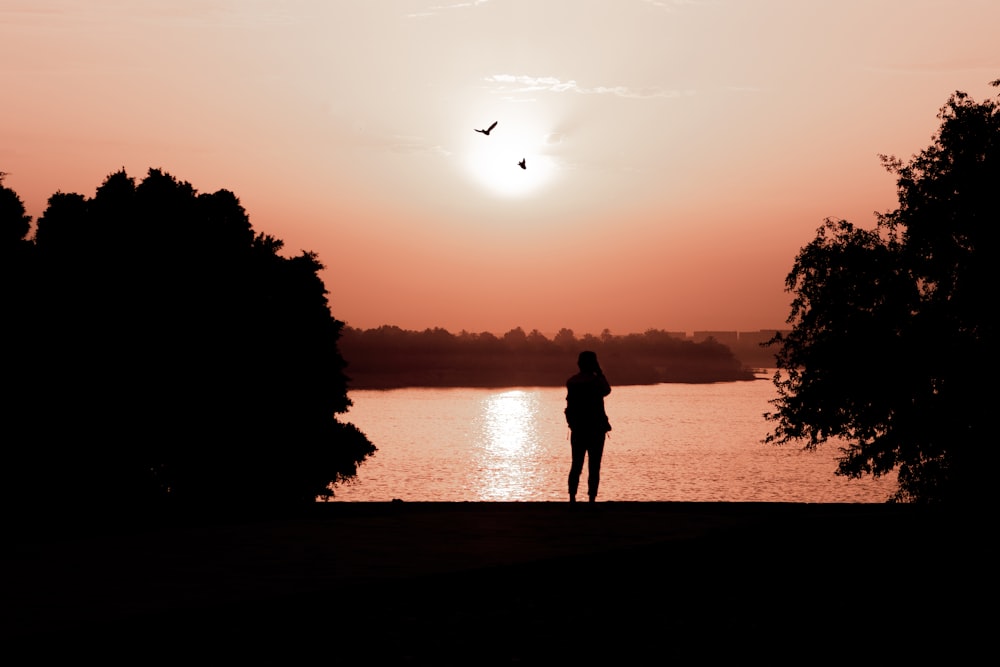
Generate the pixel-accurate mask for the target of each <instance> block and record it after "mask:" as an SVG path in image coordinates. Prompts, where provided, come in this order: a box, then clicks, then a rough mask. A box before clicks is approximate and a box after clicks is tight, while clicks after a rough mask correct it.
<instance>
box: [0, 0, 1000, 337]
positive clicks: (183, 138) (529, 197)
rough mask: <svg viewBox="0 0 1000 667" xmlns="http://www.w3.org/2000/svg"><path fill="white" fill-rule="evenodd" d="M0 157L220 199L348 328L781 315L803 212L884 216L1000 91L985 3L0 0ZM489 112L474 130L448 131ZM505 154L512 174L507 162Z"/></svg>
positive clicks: (722, 327)
mask: <svg viewBox="0 0 1000 667" xmlns="http://www.w3.org/2000/svg"><path fill="white" fill-rule="evenodd" d="M0 19H2V20H0V85H2V86H3V89H4V90H5V102H4V107H3V110H2V112H0V113H2V114H3V122H2V123H0V171H3V172H7V173H8V175H7V177H6V178H5V181H4V184H5V185H6V186H7V187H10V188H11V189H13V190H14V191H15V192H17V193H18V194H19V195H20V196H21V198H22V200H24V202H25V205H26V207H27V209H28V213H29V214H30V215H31V216H32V217H33V218H36V219H37V217H38V216H39V215H41V214H42V212H43V211H44V209H45V205H46V201H47V199H48V197H50V196H51V195H52V194H54V193H56V192H59V191H61V192H79V193H81V194H83V195H85V196H92V195H93V194H94V191H95V190H96V188H97V187H98V186H99V185H100V183H101V182H103V180H104V179H105V178H106V177H107V176H108V175H109V174H111V173H113V172H115V171H118V170H119V169H122V168H124V169H125V170H126V171H127V172H128V174H129V175H131V176H133V177H135V178H137V179H141V178H143V177H144V176H145V174H146V172H147V170H148V169H150V168H158V169H162V170H164V171H166V172H168V173H170V174H172V175H173V176H175V177H176V178H178V179H180V180H184V181H188V182H190V183H191V185H192V186H193V187H194V188H196V189H197V190H198V191H199V192H214V191H215V190H218V189H228V190H231V191H232V192H234V193H235V194H236V195H237V196H238V197H239V198H240V200H241V203H242V204H243V206H244V207H245V208H246V210H247V212H248V213H249V215H250V219H251V222H252V223H253V225H254V228H255V230H256V231H258V232H264V233H266V234H269V235H272V236H274V237H277V238H280V239H282V240H283V241H284V242H285V251H286V253H287V254H297V253H298V252H300V251H302V250H307V251H313V252H316V253H317V254H318V256H319V259H320V261H321V262H323V264H324V265H325V266H326V269H325V270H324V271H323V272H322V276H323V278H324V280H325V283H326V286H327V289H328V290H329V292H330V294H329V299H330V307H331V311H332V313H333V315H334V316H335V317H336V318H337V319H339V320H341V321H343V322H345V323H346V324H347V325H348V326H352V327H355V328H359V329H369V328H375V327H378V326H381V325H383V324H389V325H393V326H399V327H400V328H403V329H407V330H417V331H420V330H424V329H427V328H434V327H441V328H444V329H447V330H448V331H451V332H455V333H457V332H460V331H462V330H465V331H471V332H484V331H489V332H491V333H496V334H497V335H501V334H502V333H504V332H506V331H509V330H511V329H514V328H517V327H521V328H523V329H524V330H525V331H531V330H532V329H537V330H538V331H541V332H543V333H544V332H556V331H558V330H559V329H561V328H568V329H571V330H573V331H574V332H575V333H577V334H578V335H581V334H584V333H592V334H595V335H597V334H599V332H601V331H602V330H604V329H608V330H610V331H611V332H612V333H614V334H627V333H641V332H644V331H646V330H649V329H660V330H666V331H685V332H688V333H690V332H693V331H702V330H706V331H708V330H712V331H758V330H761V329H781V328H783V327H785V326H786V318H787V316H788V313H789V306H790V302H791V295H789V294H788V293H786V292H785V291H784V279H785V276H786V275H787V273H788V271H789V270H790V268H791V267H792V264H793V262H794V258H795V255H796V253H797V252H798V251H799V249H800V248H802V247H803V246H804V245H806V244H807V243H809V242H810V241H811V240H812V239H813V238H814V236H815V232H816V230H817V229H818V228H819V227H820V225H821V224H822V222H823V220H824V219H825V218H828V217H832V218H845V219H848V220H850V221H851V222H853V223H855V224H856V225H859V226H864V227H869V226H874V222H875V217H874V213H875V212H885V211H888V210H892V209H894V208H895V207H896V205H897V202H896V187H895V179H894V177H893V176H892V175H891V174H889V173H888V172H886V171H885V170H884V169H883V167H882V165H881V163H880V160H879V157H878V156H879V154H886V155H895V156H897V157H900V158H902V159H904V160H905V159H908V158H909V157H910V156H911V155H913V154H915V153H917V152H919V151H920V150H922V149H924V148H926V147H927V146H928V145H929V144H930V141H931V137H932V135H933V134H934V133H935V132H936V130H937V129H938V127H939V123H940V121H939V119H938V118H937V117H936V114H937V112H938V110H939V109H940V108H941V107H942V106H943V105H944V104H945V102H946V101H947V99H948V97H949V95H951V94H952V93H953V92H954V91H955V90H962V91H965V92H967V93H969V94H970V95H971V96H972V97H973V98H975V99H977V100H980V99H984V98H986V97H992V96H993V95H994V94H995V91H994V90H993V89H992V88H990V86H989V85H988V82H989V81H991V80H993V79H996V78H997V77H998V76H1000V50H998V49H997V48H996V36H995V32H996V29H995V26H997V25H1000V3H996V2H988V1H985V0H957V1H956V2H952V3H948V4H941V3H936V2H926V1H912V0H884V1H880V2H869V1H862V0H846V1H843V2H838V3H802V2H798V1H795V0H761V1H758V2H743V1H737V0H705V1H699V0H614V1H611V0H586V1H572V2H571V1H570V0H549V1H546V2H528V1H526V0H506V1H504V0H493V1H484V0H477V1H475V2H456V3H443V4H435V3H433V2H429V1H422V0H391V1H386V2H377V3H373V2H363V1H361V0H339V1H321V0H288V1H286V0H282V1H278V0H261V1H260V2H255V3H252V4H251V3H242V2H238V1H237V0H213V1H211V2H203V1H201V0H199V1H197V2H196V1H195V0H177V1H175V2H170V3H158V2H149V3H121V2H118V1H115V0H95V1H94V2H88V3H78V4H77V3H65V2H60V1H58V0H30V1H29V0H8V1H6V2H4V3H3V9H0ZM494 121H496V122H497V126H496V127H495V128H494V129H493V130H492V131H491V133H490V134H489V136H485V135H483V134H481V133H477V132H475V131H474V130H475V129H483V128H486V127H489V125H490V124H491V123H493V122H494ZM521 159H525V160H526V167H527V168H526V169H521V168H519V167H518V166H517V162H518V161H519V160H521Z"/></svg>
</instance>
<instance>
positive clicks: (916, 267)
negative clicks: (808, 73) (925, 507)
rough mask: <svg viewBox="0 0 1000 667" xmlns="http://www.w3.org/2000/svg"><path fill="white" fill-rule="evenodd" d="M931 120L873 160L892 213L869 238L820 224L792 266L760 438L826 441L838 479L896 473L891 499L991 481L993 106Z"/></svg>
mask: <svg viewBox="0 0 1000 667" xmlns="http://www.w3.org/2000/svg"><path fill="white" fill-rule="evenodd" d="M993 85H994V86H997V85H1000V81H997V82H993ZM938 117H939V119H940V120H941V126H940V129H939V130H938V132H937V133H936V135H935V136H934V137H933V143H932V144H931V146H930V147H928V148H927V149H925V150H923V151H921V152H920V153H919V154H918V155H915V156H913V157H912V159H911V160H909V161H908V162H904V161H902V160H899V159H897V158H895V157H886V156H883V157H882V161H883V164H884V165H885V167H886V168H887V169H888V170H889V171H890V172H892V173H894V174H895V175H896V176H897V194H898V201H899V206H898V208H897V209H895V210H894V211H891V212H888V213H885V214H880V215H878V216H877V224H876V228H875V229H874V230H871V231H868V230H863V229H859V228H857V227H855V226H854V225H852V224H851V223H849V222H847V221H844V220H827V221H826V223H825V224H824V225H823V226H822V227H821V228H820V229H819V231H818V233H817V236H816V238H815V239H814V240H813V241H812V242H811V243H809V244H808V245H807V246H805V247H804V248H803V249H802V250H801V251H800V252H799V254H798V256H797V257H796V259H795V263H794V266H793V268H792V270H791V272H790V273H789V274H788V277H787V279H786V286H787V288H788V290H789V291H790V292H792V293H794V295H795V296H794V299H793V301H792V304H791V314H790V316H789V319H788V322H789V323H790V324H791V325H792V329H791V331H790V332H789V333H787V334H785V335H779V336H777V337H776V342H777V343H778V345H779V352H778V368H779V370H778V373H777V374H776V375H775V378H774V382H775V385H776V386H777V389H778V398H777V399H775V401H773V405H774V410H773V411H772V412H769V413H768V414H767V415H766V416H767V417H768V419H770V420H772V421H773V422H775V427H774V430H773V432H772V433H771V434H770V435H769V436H768V438H767V441H769V442H773V443H787V442H789V441H799V442H803V441H804V443H805V446H806V447H807V448H813V447H816V446H818V445H820V444H821V443H824V442H826V441H828V440H829V439H834V438H835V439H840V440H841V441H842V442H844V443H846V444H845V445H844V447H843V448H842V453H843V456H842V457H841V459H840V464H839V468H838V473H839V474H842V475H846V476H849V477H860V476H862V475H865V474H871V475H874V476H880V475H883V474H886V473H889V472H891V471H893V470H895V471H897V473H898V480H899V485H898V492H897V494H896V495H895V496H894V498H893V499H894V500H897V501H909V502H923V503H949V504H959V503H972V502H980V501H985V500H987V499H988V496H989V495H990V493H989V488H990V479H991V478H992V476H993V467H992V465H991V462H992V460H993V459H994V456H993V447H994V445H993V444H992V437H991V436H990V435H989V434H988V433H987V431H986V426H987V415H988V411H987V396H988V395H989V394H990V393H991V392H990V391H989V390H987V389H985V388H984V385H985V383H989V382H991V381H992V380H993V379H994V376H993V371H994V370H995V364H993V362H992V359H993V358H994V355H995V349H996V348H995V341H996V335H995V332H996V330H995V324H994V318H993V315H992V313H991V311H992V304H993V303H994V300H995V295H996V287H997V280H996V275H997V273H996V271H997V269H996V267H997V266H998V265H997V257H996V254H997V245H996V242H995V240H994V239H995V233H994V232H995V229H994V228H995V227H996V225H997V223H998V222H1000V219H998V214H997V210H998V209H997V205H996V198H997V193H998V192H1000V103H998V101H997V100H986V101H984V102H981V103H977V102H975V101H973V100H972V99H970V98H969V97H968V95H966V94H964V93H962V92H956V93H955V94H953V95H952V96H951V97H950V98H949V100H948V102H947V103H946V105H945V106H944V107H943V108H942V109H941V111H940V113H939V114H938Z"/></svg>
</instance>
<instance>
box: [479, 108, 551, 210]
mask: <svg viewBox="0 0 1000 667" xmlns="http://www.w3.org/2000/svg"><path fill="white" fill-rule="evenodd" d="M491 122H492V121H491ZM482 127H483V129H485V128H487V127H489V123H487V124H486V125H483V126H482ZM474 129H475V128H469V137H468V140H467V142H466V146H467V148H466V150H465V156H466V157H465V169H466V171H467V173H468V174H469V175H470V176H471V177H472V180H473V181H475V182H476V184H478V185H480V186H481V187H482V188H483V189H485V190H486V191H487V192H490V193H491V194H494V195H496V196H499V197H525V196H528V195H532V194H537V193H538V192H540V191H541V190H542V188H543V186H545V185H546V184H548V183H550V182H551V181H552V178H553V176H554V174H555V171H556V169H555V161H554V160H553V158H552V157H551V156H550V155H548V154H547V153H546V142H545V139H546V132H545V131H544V130H543V129H542V128H540V127H538V126H525V125H524V124H520V123H518V122H513V121H512V122H504V121H503V120H500V121H498V122H497V125H496V127H495V128H493V130H491V132H490V134H489V135H485V134H481V133H479V132H474V131H473V130H474ZM522 160H523V161H524V167H523V168H522V167H521V166H520V165H519V163H520V162H521V161H522Z"/></svg>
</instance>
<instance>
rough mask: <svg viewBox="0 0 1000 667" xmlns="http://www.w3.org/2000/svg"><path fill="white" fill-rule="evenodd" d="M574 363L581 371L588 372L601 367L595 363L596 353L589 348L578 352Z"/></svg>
mask: <svg viewBox="0 0 1000 667" xmlns="http://www.w3.org/2000/svg"><path fill="white" fill-rule="evenodd" d="M576 365H577V366H579V367H580V370H581V371H588V372H596V371H598V370H600V368H601V366H600V364H598V363H597V353H596V352H591V351H590V350H584V351H583V352H581V353H580V356H579V357H577V359H576Z"/></svg>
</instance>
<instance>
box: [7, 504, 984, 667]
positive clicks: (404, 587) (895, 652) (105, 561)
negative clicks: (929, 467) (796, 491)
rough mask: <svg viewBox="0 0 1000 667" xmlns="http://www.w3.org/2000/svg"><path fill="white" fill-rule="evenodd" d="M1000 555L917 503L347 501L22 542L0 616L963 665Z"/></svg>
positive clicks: (611, 650)
mask: <svg viewBox="0 0 1000 667" xmlns="http://www.w3.org/2000/svg"><path fill="white" fill-rule="evenodd" d="M994 555H995V552H994V547H992V546H991V545H990V546H987V540H986V538H985V536H983V535H982V534H981V532H980V531H978V530H973V529H968V528H966V527H965V524H964V522H959V521H956V520H955V517H952V516H949V515H948V514H945V513H942V512H940V511H934V510H931V509H930V508H921V507H911V506H892V505H847V504H844V505H839V504H835V505H808V504H780V503H776V504H772V503H614V502H612V503H597V504H595V505H579V506H576V507H575V508H571V507H570V506H569V505H568V504H563V503H338V502H334V503H329V504H324V505H318V506H317V507H316V508H315V511H314V512H310V513H309V514H307V515H303V516H300V517H296V518H291V519H280V520H267V521H224V520H214V521H200V522H198V523H197V524H193V525H192V524H186V525H173V526H161V527H159V528H157V529H145V530H138V529H136V530H131V531H121V530H118V531H107V530H105V531H101V532H100V533H99V534H89V535H87V534H83V535H78V536H76V537H73V538H68V537H61V536H60V535H55V534H42V533H39V534H38V535H36V536H35V537H34V538H33V539H21V540H18V541H17V542H15V543H13V544H11V545H9V546H8V547H7V548H6V549H5V553H4V557H3V572H4V574H3V578H4V581H3V590H4V603H3V617H2V619H0V621H2V623H0V625H2V632H3V637H2V638H3V639H4V640H5V642H7V643H13V644H22V645H27V646H32V647H34V649H33V650H34V651H35V655H36V656H38V655H40V653H39V651H41V652H42V653H44V652H45V651H48V650H56V651H58V650H60V649H63V648H67V647H71V648H72V649H73V650H74V651H75V652H76V655H77V656H82V655H88V654H94V652H100V654H101V655H102V656H107V655H111V654H113V653H115V652H117V651H126V650H127V651H133V650H135V648H136V647H140V648H141V650H145V651H154V650H155V651H156V652H157V653H156V655H160V654H161V653H164V652H166V653H171V652H174V651H176V652H178V653H185V652H187V651H190V650H193V649H195V648H198V650H210V651H211V653H209V655H217V656H225V657H227V658H230V659H231V658H233V657H235V656H237V655H257V654H258V651H263V650H282V651H284V652H285V653H286V654H287V657H289V658H291V657H292V656H295V655H307V654H312V652H313V651H315V650H323V651H326V652H328V653H329V655H330V656H337V657H338V658H343V657H345V656H351V657H356V658H364V659H368V660H378V659H392V660H394V661H397V662H414V661H418V662H437V663H440V662H447V663H462V664H484V663H486V664H512V663H525V662H527V663H533V662H551V661H552V660H565V659H566V658H580V657H582V658H586V657H594V656H595V655H597V654H606V655H607V656H609V657H614V658H619V659H620V658H622V657H629V656H634V657H639V656H645V655H648V654H649V653H650V652H652V653H653V654H654V655H652V656H650V657H651V659H656V660H664V659H671V660H673V659H679V658H681V657H683V656H687V658H688V661H694V660H697V661H698V662H702V661H708V660H711V659H712V658H713V657H734V656H739V657H743V658H747V657H753V656H759V657H769V658H771V659H774V658H781V657H786V658H788V659H789V660H791V659H792V658H793V657H794V656H796V655H798V657H799V658H800V659H801V660H813V659H819V658H822V657H828V656H829V655H830V654H831V653H836V654H843V655H845V656H846V655H866V656H867V657H873V656H875V657H877V656H885V657H891V658H893V659H899V658H900V657H901V656H906V655H915V656H921V657H924V658H927V657H929V656H934V655H939V656H941V657H947V658H949V660H961V659H962V656H963V655H965V652H966V651H969V656H970V658H971V656H972V655H973V653H972V650H973V649H974V648H975V645H976V642H978V641H984V640H983V639H978V638H977V637H986V636H989V635H977V632H978V631H979V630H984V629H985V619H986V617H985V616H980V615H979V611H978V605H976V608H975V609H974V608H973V605H969V604H967V603H966V602H965V600H966V599H967V598H968V595H969V591H981V592H985V591H986V589H987V587H990V588H992V586H993V581H994V575H993V569H994V567H995V565H994V562H993V556H994ZM803 650H805V651H808V653H807V654H805V655H803V654H802V653H801V651H803ZM692 651H694V652H696V653H691V652H692ZM133 655H136V654H133ZM138 655H141V654H138Z"/></svg>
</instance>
